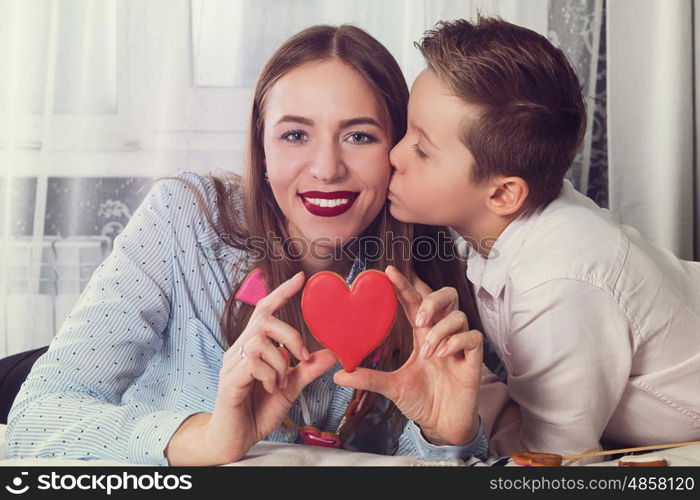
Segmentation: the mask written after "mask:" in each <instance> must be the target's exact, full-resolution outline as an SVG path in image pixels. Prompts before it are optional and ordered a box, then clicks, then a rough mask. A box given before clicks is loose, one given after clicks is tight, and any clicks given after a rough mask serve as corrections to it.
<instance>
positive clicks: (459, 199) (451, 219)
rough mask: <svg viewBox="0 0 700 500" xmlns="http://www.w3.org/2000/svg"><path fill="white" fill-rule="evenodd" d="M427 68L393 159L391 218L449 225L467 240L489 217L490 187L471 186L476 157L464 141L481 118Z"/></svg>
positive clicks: (413, 92) (410, 104)
mask: <svg viewBox="0 0 700 500" xmlns="http://www.w3.org/2000/svg"><path fill="white" fill-rule="evenodd" d="M478 111H479V109H478V107H476V106H475V105H471V104H467V103H464V102H463V101H462V100H461V99H459V98H458V97H455V96H453V95H451V92H450V90H449V89H448V88H447V87H446V86H445V85H444V84H443V83H442V82H441V81H440V80H439V79H438V78H437V77H436V76H435V73H433V72H432V71H430V70H428V69H426V70H424V71H423V72H422V73H421V74H420V75H418V77H417V78H416V80H415V82H414V84H413V88H412V89H411V97H410V99H409V102H408V128H407V130H406V135H405V136H404V137H403V139H401V141H400V142H399V143H398V144H397V145H396V146H395V147H394V148H393V149H392V150H391V153H390V155H389V158H390V161H391V164H392V166H393V167H394V173H393V176H392V178H391V183H390V184H389V194H388V198H389V201H390V202H391V205H390V210H391V214H392V215H393V216H394V217H395V218H397V219H399V220H400V221H403V222H413V223H421V224H431V225H444V226H450V227H452V228H454V229H455V230H456V231H457V232H458V233H459V234H460V235H462V236H465V237H467V236H470V235H471V234H472V233H473V232H474V231H475V221H477V222H478V221H479V218H480V217H481V216H482V215H484V214H485V211H486V204H485V201H486V199H487V197H488V195H487V190H488V183H483V185H476V184H473V183H472V182H471V176H470V174H471V170H472V168H473V165H474V157H473V156H472V154H471V152H470V151H469V149H467V147H466V146H465V145H464V143H462V141H461V140H460V133H461V131H463V130H464V126H465V125H466V126H469V124H470V123H472V122H473V120H474V119H475V118H477V117H478Z"/></svg>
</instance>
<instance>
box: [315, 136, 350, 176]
mask: <svg viewBox="0 0 700 500" xmlns="http://www.w3.org/2000/svg"><path fill="white" fill-rule="evenodd" d="M310 172H311V175H313V176H314V178H316V179H318V180H320V181H322V182H332V181H335V180H338V179H342V178H343V177H344V176H345V173H346V172H347V167H346V166H345V162H344V161H343V158H342V155H341V154H340V148H339V147H338V145H337V144H322V145H320V146H319V147H318V149H317V150H316V151H315V154H314V158H313V159H312V163H311V168H310Z"/></svg>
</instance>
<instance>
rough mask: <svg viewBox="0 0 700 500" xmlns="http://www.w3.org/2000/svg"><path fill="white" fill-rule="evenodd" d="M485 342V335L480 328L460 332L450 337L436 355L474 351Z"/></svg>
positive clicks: (439, 356)
mask: <svg viewBox="0 0 700 500" xmlns="http://www.w3.org/2000/svg"><path fill="white" fill-rule="evenodd" d="M483 343H484V337H483V335H482V334H481V332H480V331H479V330H470V331H468V332H462V333H458V334H456V335H452V336H451V337H450V338H448V339H447V340H446V341H445V342H444V345H443V346H441V347H440V349H438V351H437V352H436V353H435V356H436V357H438V358H445V357H447V356H451V355H453V354H457V353H458V352H462V351H474V350H477V349H480V348H481V347H482V345H483Z"/></svg>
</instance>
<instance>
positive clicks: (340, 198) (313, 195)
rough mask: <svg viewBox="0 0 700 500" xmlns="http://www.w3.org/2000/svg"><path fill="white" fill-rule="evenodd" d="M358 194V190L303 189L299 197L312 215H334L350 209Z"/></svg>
mask: <svg viewBox="0 0 700 500" xmlns="http://www.w3.org/2000/svg"><path fill="white" fill-rule="evenodd" d="M359 195H360V193H359V192H358V191H305V192H303V193H299V198H300V199H301V202H302V204H303V205H304V207H305V208H306V210H308V211H309V212H310V213H311V214H312V215H316V216H319V217H336V216H338V215H341V214H344V213H345V212H347V211H348V210H350V208H351V207H352V206H353V204H354V203H355V200H357V197H358V196H359Z"/></svg>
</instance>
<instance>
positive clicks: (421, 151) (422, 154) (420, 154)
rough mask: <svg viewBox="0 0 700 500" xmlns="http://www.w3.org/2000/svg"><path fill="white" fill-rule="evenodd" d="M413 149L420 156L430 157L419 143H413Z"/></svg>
mask: <svg viewBox="0 0 700 500" xmlns="http://www.w3.org/2000/svg"><path fill="white" fill-rule="evenodd" d="M413 151H415V152H416V154H417V155H418V157H419V158H427V157H428V155H427V154H425V152H424V151H423V150H422V149H421V148H419V147H418V144H417V143H416V144H414V145H413Z"/></svg>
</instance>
